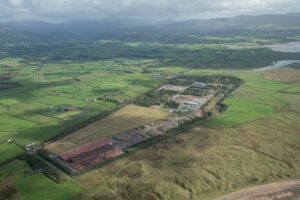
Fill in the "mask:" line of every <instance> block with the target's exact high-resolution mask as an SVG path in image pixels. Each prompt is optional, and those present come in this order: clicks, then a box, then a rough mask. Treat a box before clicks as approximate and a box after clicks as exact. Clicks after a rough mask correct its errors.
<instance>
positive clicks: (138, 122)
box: [47, 105, 170, 153]
mask: <svg viewBox="0 0 300 200" xmlns="http://www.w3.org/2000/svg"><path fill="white" fill-rule="evenodd" d="M169 115H170V114H169V113H168V112H166V111H164V110H162V109H156V108H147V107H141V106H136V105H128V106H126V107H124V108H122V109H120V110H119V111H116V112H114V113H113V114H112V115H110V116H108V117H106V118H103V119H101V120H98V121H96V122H94V123H92V124H90V125H88V126H86V127H84V128H82V129H80V130H78V131H76V132H74V133H72V134H70V135H67V136H66V137H64V138H62V139H60V140H58V141H56V142H54V143H51V144H49V145H48V146H47V149H48V150H50V151H51V152H54V153H62V152H64V151H67V150H69V149H72V148H75V147H78V146H81V145H83V144H86V143H89V142H93V141H95V140H97V139H101V138H105V137H110V136H112V135H114V134H117V133H120V132H123V131H126V130H129V129H133V128H138V127H141V126H143V125H146V124H149V123H151V122H154V121H158V120H161V119H165V118H167V117H168V116H169Z"/></svg>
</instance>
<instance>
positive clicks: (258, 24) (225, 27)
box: [0, 13, 300, 39]
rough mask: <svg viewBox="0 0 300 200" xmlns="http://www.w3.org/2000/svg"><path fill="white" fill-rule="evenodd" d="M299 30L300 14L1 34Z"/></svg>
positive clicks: (69, 25) (14, 27)
mask: <svg viewBox="0 0 300 200" xmlns="http://www.w3.org/2000/svg"><path fill="white" fill-rule="evenodd" d="M299 26H300V14H299V13H291V14H285V15H258V16H246V15H243V16H237V17H232V18H217V19H208V20H201V19H194V20H187V21H180V22H174V21H157V20H143V19H103V20H84V21H69V22H64V23H59V24H55V23H47V22H42V21H35V22H19V23H2V24H0V32H3V31H8V30H10V31H18V32H23V33H27V34H29V33H35V34H40V35H52V34H62V33H64V34H70V35H73V36H85V37H99V38H101V39H102V38H115V37H119V36H120V34H122V33H151V34H184V33H187V34H213V33H215V32H218V34H222V33H224V32H228V31H237V30H238V31H240V30H245V29H249V28H254V29H260V28H266V27H269V28H278V27H289V28H292V29H294V28H297V27H299Z"/></svg>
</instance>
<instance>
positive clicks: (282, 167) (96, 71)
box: [0, 36, 300, 200]
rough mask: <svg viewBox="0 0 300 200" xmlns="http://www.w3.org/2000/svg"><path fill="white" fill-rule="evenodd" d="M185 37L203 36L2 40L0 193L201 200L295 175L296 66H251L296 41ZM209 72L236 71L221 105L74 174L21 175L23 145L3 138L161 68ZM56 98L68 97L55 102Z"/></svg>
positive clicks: (35, 135)
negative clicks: (208, 116)
mask: <svg viewBox="0 0 300 200" xmlns="http://www.w3.org/2000/svg"><path fill="white" fill-rule="evenodd" d="M191 37H194V38H193V39H195V40H197V41H198V40H199V41H201V42H203V43H201V42H200V43H197V44H190V43H182V44H172V43H170V42H169V43H167V42H165V43H158V42H153V41H152V42H135V41H130V42H129V41H128V42H121V41H93V42H92V43H89V42H82V41H81V42H78V41H76V42H73V43H63V47H61V48H54V47H53V46H51V45H52V44H51V42H50V43H49V44H45V45H48V46H47V48H45V49H42V50H40V49H38V48H39V47H38V45H39V43H37V44H35V43H34V44H33V45H32V46H28V44H30V43H26V42H24V43H20V44H16V47H18V48H19V49H23V48H24V49H25V50H30V52H31V54H28V53H27V54H26V53H24V52H23V51H22V52H19V54H18V55H14V53H13V52H14V51H10V50H11V48H12V47H6V46H3V49H4V50H3V51H7V52H8V55H9V56H7V55H5V56H4V55H2V54H1V55H2V57H3V59H2V57H1V59H0V73H1V75H0V76H2V74H3V75H5V76H10V79H9V80H5V81H1V79H0V84H1V83H2V82H3V83H10V84H18V87H16V88H11V89H7V90H1V92H0V141H3V142H2V143H0V195H3V194H4V193H5V191H6V189H7V188H6V189H5V186H7V185H8V186H9V187H8V188H10V189H11V190H12V191H13V192H11V195H13V196H12V199H14V198H15V199H24V200H27V199H28V200H36V199H57V200H64V199H72V200H74V199H75V200H76V199H87V200H89V199H90V200H92V199H107V200H119V199H124V200H125V199H126V200H127V199H131V200H135V199H137V200H142V199H147V200H148V199H151V200H152V199H153V200H158V199H162V200H166V199H172V200H173V199H174V200H177V199H178V200H182V199H196V200H198V199H204V200H205V199H212V198H214V197H217V196H219V195H222V194H225V193H228V192H231V191H235V190H238V189H240V188H243V187H247V186H251V185H258V184H263V183H267V182H275V181H280V180H288V179H299V178H300V174H299V172H300V160H299V156H298V155H299V154H300V149H299V144H300V139H299V123H298V122H299V121H300V115H299V110H300V105H299V102H300V93H299V84H300V79H299V77H300V72H299V69H297V68H293V69H290V68H287V69H286V71H284V72H283V71H277V70H275V71H272V72H254V71H252V69H253V68H259V67H263V66H266V65H269V64H270V63H271V62H272V61H275V60H278V59H295V58H297V57H299V53H295V54H289V53H279V52H273V51H271V50H269V49H267V48H261V47H262V45H265V44H270V43H273V42H276V41H282V38H281V37H279V38H271V39H268V38H266V37H264V38H256V37H243V38H238V37H202V36H191ZM1 45H2V44H0V46H1ZM53 45H54V44H53ZM1 47H2V46H1ZM48 47H49V48H48ZM50 47H53V48H50ZM14 48H15V47H14ZM14 48H12V49H14ZM25 50H24V51H25ZM216 74H222V75H229V76H235V77H238V78H241V79H243V80H244V81H245V83H244V84H243V85H242V86H241V87H240V88H238V89H237V90H236V91H234V93H233V94H232V95H230V96H229V97H228V98H226V100H225V101H224V103H225V104H227V105H228V106H229V107H228V109H227V110H226V112H224V113H222V114H220V113H214V118H213V119H212V120H211V121H208V122H205V123H201V124H198V123H195V124H192V125H189V126H188V127H183V129H184V131H183V133H182V134H180V135H178V136H176V137H174V138H171V139H169V140H167V141H164V142H162V143H158V144H156V145H155V146H152V147H149V148H147V149H143V150H140V151H138V152H135V153H130V154H129V156H128V157H126V158H123V159H121V160H118V161H116V162H114V163H111V164H110V165H107V166H105V167H102V168H99V169H96V170H94V171H91V172H88V173H85V174H83V175H80V176H77V177H72V179H73V180H74V181H75V182H76V183H75V182H72V181H65V182H64V183H62V184H56V183H54V182H53V181H51V180H50V179H48V178H47V177H46V176H44V175H42V174H41V173H33V174H32V175H30V176H26V173H24V172H29V171H30V170H31V168H30V167H29V165H28V164H27V163H26V162H24V161H22V160H20V158H19V157H18V156H20V155H21V154H22V153H24V152H23V150H22V149H21V148H19V147H17V146H16V145H14V144H8V143H5V141H6V140H8V139H10V138H12V139H14V140H15V141H17V142H19V143H20V144H22V145H27V144H30V143H33V142H36V143H38V144H40V143H43V142H44V141H45V140H48V139H50V138H52V137H54V136H57V135H58V134H60V133H61V132H63V131H66V130H68V129H69V128H71V127H74V126H76V125H78V124H80V123H82V122H84V121H86V120H88V119H90V118H91V117H94V116H97V115H99V114H101V113H104V112H107V111H110V110H113V109H115V108H116V107H117V106H118V104H119V103H118V102H122V101H125V102H129V101H133V100H135V98H137V97H138V96H140V95H142V94H144V93H146V92H148V91H150V90H153V89H155V88H157V87H158V86H160V85H161V84H163V83H164V82H165V81H167V78H169V77H172V76H175V75H199V76H203V75H216ZM291 75H293V76H292V77H293V79H292V81H291V78H290V77H291ZM104 97H110V99H112V100H104V99H105V98H104ZM60 106H61V107H66V106H69V107H74V109H71V110H59V109H58V110H55V108H57V107H60ZM143 112H146V111H143ZM128 113H130V111H129V112H128ZM149 113H151V112H150V111H147V113H146V114H149ZM130 114H132V113H130ZM142 114H144V113H142ZM113 116H114V115H113ZM128 116H130V115H129V114H127V115H126V116H123V115H122V116H121V118H122V120H115V121H118V122H119V123H120V124H122V125H120V126H124V127H127V128H132V127H136V126H138V123H143V119H142V117H141V116H140V115H138V116H137V117H136V118H134V117H132V120H134V121H135V122H136V123H137V124H134V123H131V122H130V124H128V119H127V118H129V117H128ZM152 117H153V118H156V117H155V115H154V114H153V116H149V119H147V120H146V121H145V120H144V121H145V122H144V123H149V122H151V121H153V120H152V119H151V118H152ZM137 118H138V119H137ZM159 118H161V117H159ZM150 119H151V120H150ZM109 120H110V121H114V120H112V119H111V118H106V121H105V120H103V121H104V122H103V123H102V124H101V128H103V129H104V130H111V129H112V128H114V129H118V128H122V127H112V125H111V124H110V121H109ZM114 124H117V123H114ZM133 125H134V126H133ZM96 128H98V129H99V127H96ZM107 132H109V131H107ZM117 132H118V131H117ZM79 138H80V137H79ZM1 197H2V196H0V199H1Z"/></svg>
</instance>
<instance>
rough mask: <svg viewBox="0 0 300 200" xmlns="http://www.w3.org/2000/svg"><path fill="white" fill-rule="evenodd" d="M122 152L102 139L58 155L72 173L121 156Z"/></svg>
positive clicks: (109, 141) (107, 140)
mask: <svg viewBox="0 0 300 200" xmlns="http://www.w3.org/2000/svg"><path fill="white" fill-rule="evenodd" d="M122 154H123V151H122V150H121V149H119V148H116V147H114V146H112V141H111V140H109V139H104V140H100V141H96V142H93V143H90V144H86V145H84V146H82V147H79V148H77V149H73V150H70V151H67V152H64V153H62V154H60V155H58V158H59V159H61V160H62V161H63V162H64V163H63V164H64V165H68V167H69V168H71V169H72V170H74V171H78V170H82V169H83V168H85V167H88V166H93V165H97V164H100V163H102V162H105V161H107V160H109V159H112V158H114V157H116V156H119V155H122Z"/></svg>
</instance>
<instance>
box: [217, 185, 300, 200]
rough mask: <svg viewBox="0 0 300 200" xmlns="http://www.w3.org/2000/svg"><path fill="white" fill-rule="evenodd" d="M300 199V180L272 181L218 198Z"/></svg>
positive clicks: (251, 199)
mask: <svg viewBox="0 0 300 200" xmlns="http://www.w3.org/2000/svg"><path fill="white" fill-rule="evenodd" d="M277 199H280V200H289V199H295V200H296V199H300V181H290V182H280V183H272V184H268V185H262V186H256V187H253V188H249V189H244V190H241V191H239V192H234V193H231V194H228V195H226V196H223V197H220V198H217V199H216V200H277Z"/></svg>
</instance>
